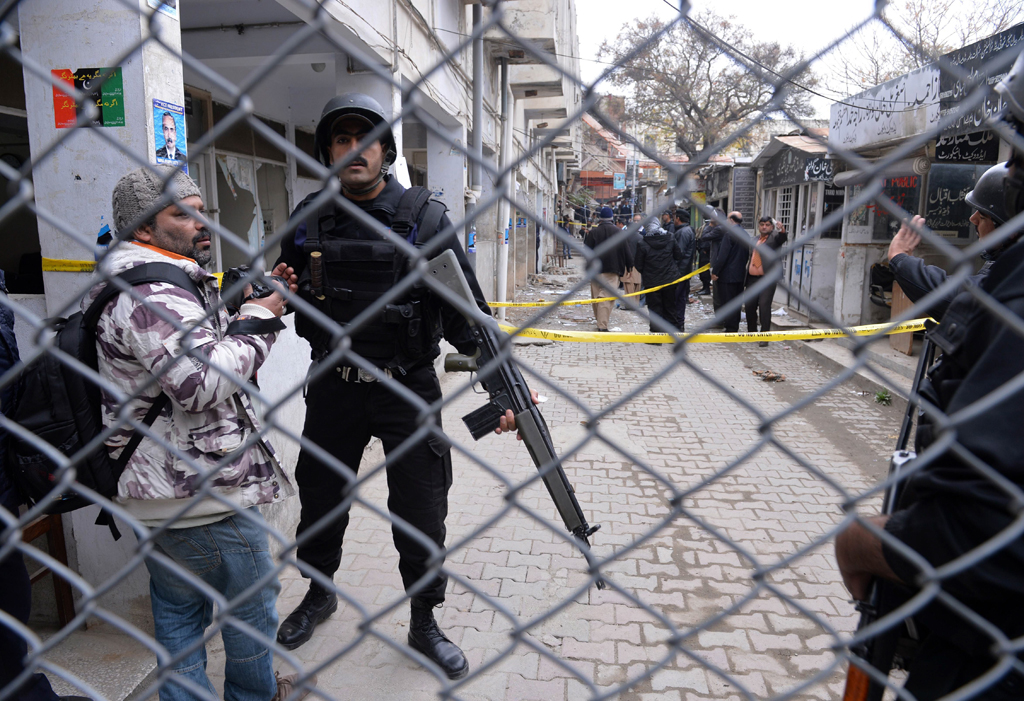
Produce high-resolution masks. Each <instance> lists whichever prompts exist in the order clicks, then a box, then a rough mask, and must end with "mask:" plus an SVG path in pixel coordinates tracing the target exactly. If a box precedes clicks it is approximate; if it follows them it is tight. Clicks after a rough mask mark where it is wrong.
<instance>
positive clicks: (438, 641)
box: [409, 599, 469, 679]
mask: <svg viewBox="0 0 1024 701" xmlns="http://www.w3.org/2000/svg"><path fill="white" fill-rule="evenodd" d="M409 647H411V648H412V649H413V650H416V651H417V652H420V653H422V654H423V655H424V656H425V657H426V658H427V659H429V660H431V661H433V662H434V663H435V664H436V665H437V666H438V667H440V668H441V669H442V671H444V673H445V674H447V675H448V678H449V679H462V678H463V677H464V676H466V675H467V674H469V662H468V661H467V660H466V656H465V655H464V654H462V650H460V649H459V646H458V645H456V644H455V643H453V642H452V641H451V640H449V639H448V638H446V637H445V635H444V633H442V632H441V629H440V628H438V627H437V621H435V620H434V611H433V609H432V608H431V607H429V606H425V605H423V604H422V603H421V602H419V601H417V600H416V599H413V601H412V618H411V619H410V620H409Z"/></svg>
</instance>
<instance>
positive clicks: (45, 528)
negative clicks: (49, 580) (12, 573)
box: [21, 514, 75, 628]
mask: <svg viewBox="0 0 1024 701" xmlns="http://www.w3.org/2000/svg"><path fill="white" fill-rule="evenodd" d="M44 533H45V534H46V543H47V545H48V546H49V549H50V557H52V558H53V559H54V560H56V561H57V562H59V563H61V564H62V565H67V564H68V551H67V547H66V546H65V544H64V523H63V521H62V520H61V517H60V514H52V515H49V516H40V517H39V518H37V519H36V520H35V521H33V522H32V523H30V524H28V525H27V526H25V530H24V531H22V533H21V540H22V542H23V543H30V542H32V541H33V540H35V539H36V538H38V537H39V536H41V535H43V534H44ZM48 574H49V575H52V577H53V595H54V598H55V599H56V600H57V620H59V621H60V625H61V628H63V627H64V626H66V625H67V624H68V622H69V621H70V620H71V619H73V618H74V617H75V599H74V597H73V596H72V595H71V585H70V584H68V583H67V582H66V581H64V579H63V578H62V577H59V576H57V573H56V572H51V571H50V568H49V567H40V568H39V569H38V570H36V571H35V572H32V573H31V574H30V575H29V581H30V582H32V584H35V583H36V582H38V581H39V580H40V579H42V578H43V577H45V576H46V575H48Z"/></svg>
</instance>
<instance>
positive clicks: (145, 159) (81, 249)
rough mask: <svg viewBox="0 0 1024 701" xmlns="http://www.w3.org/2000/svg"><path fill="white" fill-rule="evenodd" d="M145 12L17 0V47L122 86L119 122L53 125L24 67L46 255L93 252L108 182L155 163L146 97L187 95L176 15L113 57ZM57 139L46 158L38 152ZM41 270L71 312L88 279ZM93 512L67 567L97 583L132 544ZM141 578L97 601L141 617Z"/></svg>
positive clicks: (76, 522) (96, 3)
mask: <svg viewBox="0 0 1024 701" xmlns="http://www.w3.org/2000/svg"><path fill="white" fill-rule="evenodd" d="M152 12H153V10H152V9H151V8H150V7H149V5H148V3H147V2H146V0H135V2H125V1H124V0H93V1H92V2H90V3H89V4H88V10H87V11H86V10H85V9H84V8H83V5H82V3H81V2H80V1H79V0H31V2H22V3H20V4H19V5H18V21H19V27H20V31H21V49H22V51H23V52H24V53H25V55H26V56H27V57H28V58H30V59H32V60H33V61H35V62H36V63H38V64H39V65H41V66H43V67H44V68H45V69H47V70H64V69H67V70H69V71H72V72H74V71H77V70H80V69H84V68H116V67H119V68H120V69H121V87H122V90H121V92H120V94H119V95H114V94H111V92H110V91H109V90H108V92H107V94H105V95H104V97H103V99H104V100H105V101H107V102H108V103H110V108H109V110H108V112H107V116H108V117H109V116H110V115H111V113H113V112H115V111H119V110H114V109H113V108H115V107H117V106H118V105H116V104H114V103H115V101H116V102H119V103H120V105H119V106H120V108H121V109H123V115H124V118H123V122H121V120H120V119H117V120H116V123H119V124H121V123H123V126H96V127H89V128H57V125H56V122H55V120H56V118H57V116H58V115H59V114H60V104H58V105H57V107H56V112H55V100H54V94H53V87H52V85H51V84H50V83H49V82H46V81H44V80H41V79H40V78H39V77H38V76H36V75H35V74H33V73H31V72H29V71H27V70H26V71H24V77H25V98H26V108H27V112H28V131H29V146H30V149H31V153H32V159H33V160H34V161H38V162H37V164H36V166H35V168H34V169H33V172H32V178H33V184H34V188H35V201H36V205H37V206H38V207H39V208H40V209H41V210H44V211H46V212H48V213H49V214H50V215H52V216H53V217H55V218H57V219H58V220H59V221H60V222H61V223H62V224H61V226H54V225H53V224H51V223H49V222H48V221H46V220H45V219H44V218H42V217H41V218H40V219H39V242H40V245H41V247H42V254H43V257H45V258H58V259H69V260H92V259H93V258H94V255H95V240H96V236H97V234H98V232H99V231H100V229H101V227H102V226H103V224H107V225H112V224H113V222H112V220H111V209H110V195H111V192H112V191H113V189H114V185H115V184H116V183H117V181H118V179H120V178H121V176H123V175H124V174H125V173H127V172H128V171H130V170H133V169H135V168H137V167H138V166H139V164H140V163H155V162H156V137H155V132H154V104H153V101H154V100H160V101H163V102H167V103H171V104H172V105H178V106H183V105H184V103H185V96H184V87H183V84H182V68H181V60H180V58H179V56H178V54H179V53H180V50H181V32H180V25H179V23H178V18H177V17H171V16H168V15H165V14H161V13H158V14H157V15H156V16H155V17H154V18H153V23H152V31H153V32H155V33H156V34H157V35H159V36H160V38H161V39H162V40H163V41H164V42H165V43H166V44H167V45H168V46H169V47H170V49H171V50H170V51H168V50H166V49H164V48H163V47H162V46H160V45H159V44H157V43H156V42H154V41H151V42H148V43H146V44H144V45H142V47H141V48H139V49H137V50H135V51H133V52H132V53H130V54H129V56H128V58H124V59H119V57H120V56H122V55H124V54H125V53H126V52H129V51H132V49H133V47H136V46H137V45H139V44H140V43H141V42H142V41H143V40H144V39H146V38H147V37H149V36H150V31H151V30H150V24H149V18H148V16H149V15H150V14H151V13H152ZM109 87H111V85H108V88H109ZM58 102H59V101H58ZM108 121H110V120H108ZM156 128H160V125H159V124H157V125H156ZM178 131H179V133H178V134H177V139H176V140H177V143H178V145H179V148H184V146H185V143H186V134H185V133H184V130H183V129H179V130H178ZM102 137H108V138H110V139H113V141H114V142H115V144H110V143H108V142H107V141H106V140H105V139H103V138H102ZM162 141H163V139H162V136H161V142H162ZM57 142H60V143H59V144H58V145H57V146H56V148H54V150H53V151H52V153H50V154H49V155H48V156H46V157H45V159H44V158H43V154H44V153H46V152H47V151H48V150H49V149H51V148H53V147H54V144H55V143H57ZM40 159H42V160H40ZM76 238H77V241H76ZM43 276H44V277H43V279H44V283H45V286H46V307H47V314H49V315H56V314H60V313H66V312H67V311H73V309H70V310H69V309H68V307H67V305H69V304H70V303H74V302H75V301H76V300H78V299H80V298H81V296H82V294H83V293H84V292H85V290H86V289H88V287H89V286H90V285H91V282H92V280H93V278H92V277H91V276H90V275H88V274H86V273H75V272H45V273H44V274H43ZM76 307H77V305H76ZM97 511H98V508H96V507H94V508H88V509H82V510H80V511H76V512H73V513H72V514H70V519H69V520H70V521H71V524H72V525H71V530H72V538H71V542H70V543H69V547H70V548H71V549H72V550H73V551H74V552H75V553H76V558H75V559H76V560H77V562H76V563H72V565H73V566H77V568H78V571H79V572H80V573H81V575H82V576H83V577H84V578H85V579H86V580H87V581H89V582H90V583H92V584H94V585H99V584H101V583H103V582H105V581H106V580H107V579H108V578H109V577H110V576H112V575H113V574H114V573H115V572H116V571H117V570H118V569H119V568H120V567H122V566H123V565H124V564H125V563H126V562H127V561H128V560H129V558H130V556H131V554H132V552H133V550H134V549H135V546H136V544H137V543H136V539H135V536H134V535H133V534H132V532H131V531H130V530H128V529H126V528H125V527H124V525H122V526H121V532H122V533H123V534H124V537H123V538H121V539H120V540H118V541H116V542H115V541H114V540H113V539H112V538H111V535H110V532H109V530H107V529H106V528H103V527H98V526H95V525H93V521H94V520H95V519H96V514H97ZM148 581H149V576H148V573H147V572H146V569H145V568H137V569H135V570H134V572H133V573H131V574H130V575H128V576H127V578H126V579H125V580H123V581H122V582H121V583H120V584H119V585H118V586H117V587H115V588H114V589H113V590H112V591H111V592H110V593H109V594H108V595H107V596H106V597H105V598H104V599H103V602H102V603H103V606H105V607H106V608H107V609H108V610H112V611H113V612H115V613H117V614H119V615H121V616H125V617H127V618H129V620H136V621H137V620H139V618H140V616H141V617H145V616H148V613H149V605H148V600H147V597H148V594H149V590H148Z"/></svg>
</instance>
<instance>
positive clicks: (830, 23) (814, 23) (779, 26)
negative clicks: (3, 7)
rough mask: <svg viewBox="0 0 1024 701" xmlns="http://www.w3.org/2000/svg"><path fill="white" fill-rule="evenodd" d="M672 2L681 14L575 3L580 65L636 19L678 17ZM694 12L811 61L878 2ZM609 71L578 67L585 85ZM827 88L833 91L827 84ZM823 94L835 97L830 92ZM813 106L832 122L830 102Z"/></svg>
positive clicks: (789, 2) (762, 2)
mask: <svg viewBox="0 0 1024 701" xmlns="http://www.w3.org/2000/svg"><path fill="white" fill-rule="evenodd" d="M668 2H672V4H673V5H675V6H676V8H678V1H677V0H667V1H666V0H576V15H577V26H578V31H579V36H580V57H581V59H595V58H597V50H598V48H599V47H600V46H601V42H602V41H604V40H605V39H607V40H609V41H611V40H612V39H614V38H615V36H616V35H618V33H619V31H621V29H622V27H623V26H625V25H627V24H631V23H633V22H634V21H636V20H637V19H638V18H645V17H650V16H651V15H657V16H658V17H660V18H662V19H663V20H671V19H672V18H673V17H675V16H677V15H678V9H673V7H670V6H669V4H668ZM693 7H694V9H693V10H692V11H695V12H699V11H701V10H703V9H704V8H708V7H711V8H712V9H714V10H716V11H717V12H718V13H719V14H724V15H730V14H731V15H734V16H735V18H736V20H737V21H738V22H739V23H740V24H742V25H744V26H746V27H747V28H749V29H750V30H751V31H752V32H753V33H754V36H755V37H756V38H758V39H762V40H770V39H774V40H777V41H779V42H780V43H782V44H791V45H793V46H795V47H796V48H797V49H798V50H801V51H803V52H804V54H805V55H810V54H812V53H817V52H818V51H819V50H821V48H822V47H824V46H826V45H827V44H828V43H830V42H831V41H833V40H835V39H836V38H838V37H839V36H841V35H842V34H843V33H844V32H845V31H847V30H848V29H849V28H850V27H853V26H855V25H856V24H857V23H858V22H860V21H862V20H863V19H864V18H866V17H868V16H870V14H871V11H872V9H873V8H874V2H873V0H843V1H842V2H832V3H828V4H827V5H825V4H823V3H821V2H820V0H781V1H780V0H775V1H771V0H728V1H727V2H717V3H715V2H709V0H694V3H693ZM825 7H827V11H825ZM608 67H609V66H608V65H606V64H602V63H595V62H594V61H593V60H581V61H580V68H581V71H582V73H583V79H584V80H585V81H587V82H588V83H590V82H592V81H594V80H596V79H597V77H598V76H600V75H601V72H602V71H603V70H605V69H607V68H608ZM824 87H825V88H827V87H829V86H828V84H827V83H826V84H825V86H824ZM836 87H838V86H836ZM605 91H611V86H602V92H605ZM820 92H822V93H824V94H826V95H832V94H833V93H832V92H830V91H829V90H827V89H822V90H820ZM813 104H814V108H815V110H816V111H817V112H818V115H817V116H819V117H824V118H827V117H828V104H829V101H827V100H824V99H820V98H816V99H815V101H814V103H813Z"/></svg>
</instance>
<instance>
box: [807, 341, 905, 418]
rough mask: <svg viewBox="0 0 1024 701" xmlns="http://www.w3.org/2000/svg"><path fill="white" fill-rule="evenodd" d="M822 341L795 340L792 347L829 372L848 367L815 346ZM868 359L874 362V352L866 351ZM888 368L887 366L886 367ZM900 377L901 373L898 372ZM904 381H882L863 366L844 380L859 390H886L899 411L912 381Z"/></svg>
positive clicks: (840, 370)
mask: <svg viewBox="0 0 1024 701" xmlns="http://www.w3.org/2000/svg"><path fill="white" fill-rule="evenodd" d="M821 343H824V341H796V342H794V343H793V344H792V346H791V347H792V348H793V349H794V350H796V351H798V352H799V353H800V354H801V355H803V356H804V357H806V358H808V359H810V360H813V361H814V362H816V363H817V364H818V365H821V366H822V367H824V368H825V369H827V370H829V371H830V372H833V373H835V374H836V375H838V374H841V373H843V372H846V371H847V370H849V369H850V367H851V366H850V365H847V364H845V363H842V362H840V361H839V360H836V359H835V358H832V357H830V356H828V355H826V354H825V353H823V352H822V351H821V350H820V349H819V348H817V347H816V346H820V344H821ZM868 356H869V359H870V360H871V361H872V362H875V360H876V357H875V356H874V354H872V353H870V352H868ZM886 369H889V368H886ZM900 377H901V379H902V378H903V374H902V373H900ZM906 379H907V381H906V383H905V384H904V383H898V382H893V383H891V384H884V383H882V382H881V381H880V380H879V379H878V378H877V377H875V376H873V375H871V374H869V373H868V372H867V371H865V370H864V369H863V368H859V369H857V371H856V372H855V373H854V374H853V375H852V376H851V377H849V378H848V379H847V380H846V382H847V383H849V384H852V385H853V386H854V387H857V388H858V389H860V390H861V391H865V392H870V393H872V394H874V393H876V392H880V391H882V390H888V391H889V393H890V394H891V395H892V406H895V407H896V408H898V409H899V410H900V411H904V410H905V409H906V406H907V397H908V396H909V395H910V386H911V383H912V382H913V378H912V377H911V378H906Z"/></svg>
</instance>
